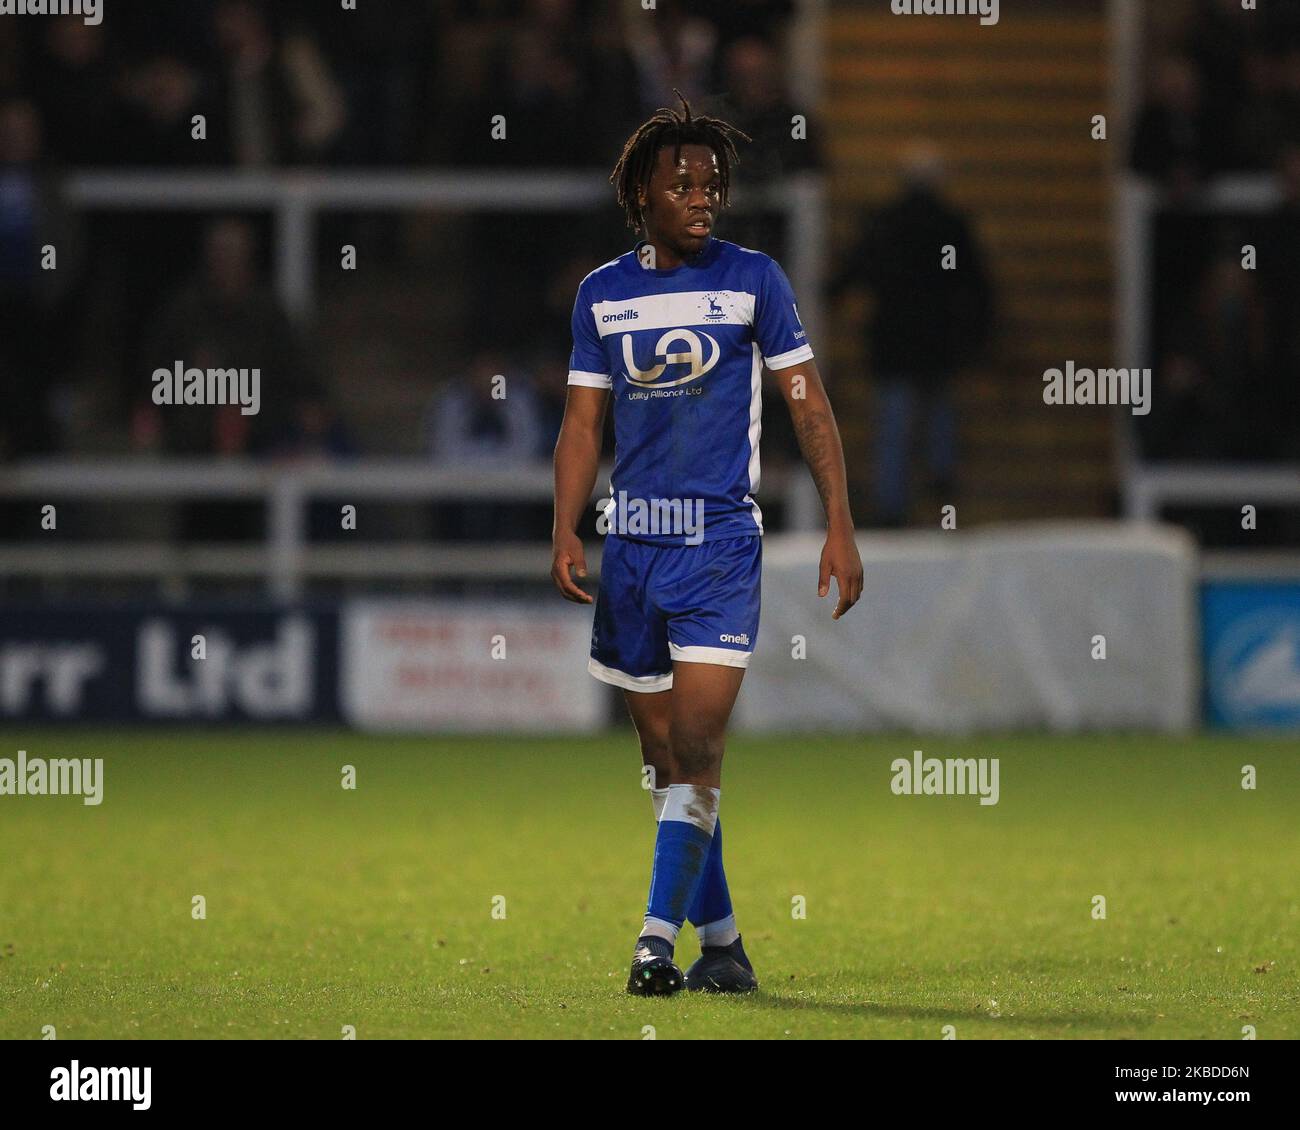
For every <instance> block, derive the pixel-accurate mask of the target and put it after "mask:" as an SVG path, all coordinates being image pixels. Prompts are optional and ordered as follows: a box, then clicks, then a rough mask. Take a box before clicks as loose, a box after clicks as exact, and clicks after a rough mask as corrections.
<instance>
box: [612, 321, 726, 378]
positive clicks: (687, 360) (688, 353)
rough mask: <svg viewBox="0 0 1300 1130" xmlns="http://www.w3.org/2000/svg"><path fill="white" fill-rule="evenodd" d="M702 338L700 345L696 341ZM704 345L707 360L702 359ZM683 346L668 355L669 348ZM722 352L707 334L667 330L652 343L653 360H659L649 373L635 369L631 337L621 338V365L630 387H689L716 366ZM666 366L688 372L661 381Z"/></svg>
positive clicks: (694, 331) (645, 370) (714, 340)
mask: <svg viewBox="0 0 1300 1130" xmlns="http://www.w3.org/2000/svg"><path fill="white" fill-rule="evenodd" d="M701 338H703V339H704V341H701V340H700V339H701ZM705 342H707V343H708V348H709V351H710V352H709V356H708V358H707V360H706V359H705V356H704V353H705ZM677 344H685V345H686V346H687V348H686V350H685V351H684V352H675V353H669V352H668V347H669V346H670V345H677ZM721 353H722V350H721V348H720V347H719V345H718V343H717V340H716V339H715V338H714V337H712V336H711V335H710V334H706V333H704V332H703V331H702V330H701V331H698V332H697V331H696V330H668V331H667V332H666V333H664V334H663V335H662V336H661V337H660V338H659V340H658V341H656V342H655V357H657V358H662V359H663V360H662V362H661V363H660V364H658V365H652V366H651V367H650V368H649V369H642V368H639V367H638V366H637V363H636V359H635V358H634V357H633V356H632V335H631V334H624V335H623V364H624V365H626V366H627V373H626V377H627V380H628V382H629V383H630V384H634V385H636V386H638V387H639V388H672V387H673V386H675V385H684V384H689V383H690V382H691V381H698V380H699V379H700V378H701V377H702V376H704V374H705V373H707V372H709V370H710V369H712V368H713V367H714V366H715V365H716V364H717V363H718V357H719V356H720V355H721ZM669 365H689V366H690V369H689V371H688V372H687V373H686V374H685V375H684V376H680V377H677V378H675V379H674V380H671V381H661V380H660V379H659V378H660V377H661V376H663V373H664V370H665V369H667V368H668V366H669Z"/></svg>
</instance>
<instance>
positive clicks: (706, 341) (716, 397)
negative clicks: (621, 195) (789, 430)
mask: <svg viewBox="0 0 1300 1130" xmlns="http://www.w3.org/2000/svg"><path fill="white" fill-rule="evenodd" d="M644 246H645V241H644V240H642V241H641V242H639V243H638V244H637V245H636V247H635V248H634V249H633V250H631V251H629V252H628V253H627V254H626V255H620V256H619V257H618V258H617V259H614V260H612V261H610V262H608V263H606V264H604V265H603V266H601V267H598V268H597V269H596V270H594V271H592V272H591V274H589V275H588V276H587V277H586V278H585V279H583V280H582V283H581V284H580V285H579V287H578V296H577V300H576V301H575V302H574V305H573V352H572V354H571V355H570V357H569V384H571V385H588V386H591V387H593V388H607V389H610V390H611V391H612V392H613V400H614V404H613V412H614V471H613V475H612V477H611V479H610V484H609V494H610V501H609V502H608V504H607V505H606V508H605V517H606V519H607V520H608V522H609V532H610V533H613V534H616V535H619V536H623V537H629V538H634V539H637V540H640V541H648V542H651V543H654V544H658V545H683V544H698V542H700V541H705V540H708V541H712V540H715V539H719V538H733V537H742V536H746V535H758V534H761V533H762V532H763V515H762V512H761V511H760V510H759V507H758V503H757V502H755V501H754V497H753V496H754V494H755V492H757V490H758V482H759V461H758V440H759V435H760V433H761V431H762V372H763V366H764V365H766V366H767V367H768V368H769V369H784V368H787V367H788V366H790V365H796V364H798V363H799V362H801V361H807V360H809V359H810V358H811V357H812V356H813V352H812V348H811V346H810V345H809V343H808V341H807V334H806V333H805V332H804V328H803V325H802V324H801V323H800V321H799V311H798V309H797V308H796V306H795V296H794V292H793V291H792V290H791V288H790V281H789V279H787V278H786V276H785V272H784V271H782V270H781V267H780V266H779V264H778V263H777V262H776V260H774V259H772V258H771V257H770V256H768V255H764V254H763V253H762V252H761V251H752V250H750V249H749V248H746V247H740V246H738V245H736V244H734V243H729V242H728V241H726V240H724V239H717V238H715V237H710V239H709V241H708V243H707V244H706V245H705V247H704V248H703V249H702V250H701V251H700V252H699V253H698V254H697V255H695V256H694V257H693V258H691V259H690V260H688V261H687V262H685V263H683V264H682V265H681V266H679V267H673V268H671V269H669V270H656V269H647V268H646V267H644V266H643V265H642V261H641V258H640V252H641V249H642V247H644Z"/></svg>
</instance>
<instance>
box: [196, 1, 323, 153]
mask: <svg viewBox="0 0 1300 1130" xmlns="http://www.w3.org/2000/svg"><path fill="white" fill-rule="evenodd" d="M215 31H216V37H217V44H218V47H219V49H220V71H219V75H218V78H217V96H216V101H217V104H218V106H219V107H220V110H221V116H220V127H221V132H222V136H221V139H220V140H221V147H222V151H223V152H224V154H225V156H226V158H227V159H228V160H229V161H230V163H231V164H234V165H236V166H241V167H244V168H249V167H253V168H256V167H260V166H265V165H280V164H291V163H297V162H303V161H310V160H314V159H317V158H320V157H322V156H326V155H328V153H329V151H330V147H331V145H332V144H333V143H334V141H335V140H336V139H337V138H338V136H339V134H340V132H341V131H342V129H343V126H344V123H345V121H346V116H347V115H346V110H345V107H344V104H343V98H342V95H341V93H340V91H339V89H338V87H337V85H336V84H335V82H334V79H333V76H332V75H331V74H330V71H329V68H328V66H327V65H326V63H325V59H324V57H323V56H322V55H321V52H320V50H319V49H318V48H317V46H316V43H315V41H314V40H313V39H312V38H311V37H310V36H308V35H307V34H306V33H305V32H303V31H301V30H297V29H295V30H291V31H290V32H289V33H287V34H285V35H283V36H277V35H276V34H275V32H274V29H273V28H272V25H271V20H270V17H269V15H268V13H267V10H266V9H264V8H263V7H261V6H260V5H258V4H255V3H253V0H223V2H222V3H221V4H220V5H219V6H218V8H217V11H216V16H215Z"/></svg>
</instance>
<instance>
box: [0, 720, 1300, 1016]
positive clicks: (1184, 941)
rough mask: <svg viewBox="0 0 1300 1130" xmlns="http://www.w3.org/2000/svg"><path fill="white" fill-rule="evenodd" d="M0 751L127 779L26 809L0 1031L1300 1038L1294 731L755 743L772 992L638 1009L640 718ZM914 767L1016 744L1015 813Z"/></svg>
mask: <svg viewBox="0 0 1300 1130" xmlns="http://www.w3.org/2000/svg"><path fill="white" fill-rule="evenodd" d="M0 737H2V741H3V744H2V745H0V756H4V757H11V758H12V757H14V756H15V755H16V753H17V750H19V749H25V750H27V752H28V755H29V757H55V756H80V757H103V758H104V759H105V792H104V802H103V804H102V805H100V806H99V807H87V806H85V805H83V804H82V803H81V801H80V799H79V798H72V797H57V798H54V797H0V1037H3V1038H10V1039H40V1038H41V1035H42V1029H43V1027H44V1026H45V1025H53V1026H54V1027H55V1029H56V1031H57V1034H58V1037H59V1038H60V1039H79V1038H95V1039H99V1038H112V1039H120V1038H137V1037H138V1038H223V1037H232V1038H246V1039H266V1038H277V1037H278V1038H315V1039H339V1038H341V1036H342V1035H343V1029H344V1026H345V1025H353V1026H355V1029H356V1037H357V1038H358V1039H377V1038H406V1037H538V1038H551V1039H557V1038H569V1037H584V1038H609V1039H642V1038H647V1037H648V1036H649V1035H651V1034H652V1033H651V1032H650V1031H649V1030H648V1028H652V1029H653V1035H655V1036H656V1037H657V1038H659V1039H683V1038H694V1037H700V1038H756V1039H802V1038H814V1037H857V1038H863V1037H865V1038H886V1039H899V1038H902V1039H929V1040H933V1039H940V1038H942V1037H943V1035H944V1029H945V1026H947V1025H951V1026H953V1029H955V1035H956V1038H957V1039H998V1038H1003V1039H1007V1038H1018V1039H1055V1038H1094V1039H1095V1038H1109V1039H1113V1038H1206V1039H1241V1038H1242V1029H1243V1026H1245V1025H1253V1026H1254V1027H1255V1029H1256V1032H1257V1034H1258V1038H1259V1039H1283V1038H1289V1039H1295V1038H1297V1037H1300V982H1298V980H1297V972H1296V971H1297V964H1298V961H1300V815H1298V814H1300V756H1297V754H1298V753H1300V746H1298V743H1296V742H1295V741H1294V740H1290V741H1286V740H1281V739H1265V738H1258V739H1252V738H1213V737H1199V738H1187V739H1163V738H1153V737H1147V736H1136V735H1135V736H1088V737H1074V738H1062V737H1034V736H1026V735H1017V736H1005V737H997V736H991V737H989V736H986V737H980V738H978V739H972V738H946V739H920V738H916V737H909V736H900V737H890V736H879V735H875V736H870V737H857V738H845V737H833V738H831V737H817V736H800V737H791V738H773V737H763V738H756V737H744V736H740V737H734V738H733V739H732V740H731V742H730V745H729V747H728V753H727V759H726V766H725V782H724V786H725V787H724V789H723V800H722V809H721V812H722V815H723V823H724V826H725V828H726V852H727V871H728V876H729V879H730V883H731V889H732V895H733V898H734V901H735V904H736V910H737V915H738V918H739V922H740V927H741V930H742V931H743V932H744V936H745V942H746V947H747V948H748V950H749V952H750V955H751V957H752V958H753V960H754V963H755V968H756V970H757V972H758V974H759V977H760V980H761V981H762V989H761V991H760V992H759V993H757V994H755V995H754V996H752V997H749V998H742V999H725V998H722V999H719V998H701V997H699V996H695V995H689V994H685V993H683V994H680V995H678V996H676V997H673V998H670V999H666V1000H645V999H640V998H633V997H629V996H627V995H625V993H624V991H623V986H624V982H625V979H626V977H627V965H628V960H629V959H630V956H631V949H632V943H633V941H634V939H635V937H636V933H637V927H638V925H639V924H640V918H641V914H642V912H643V909H644V902H645V893H646V885H647V880H648V874H649V863H650V852H651V845H652V841H653V818H652V814H651V807H650V800H649V797H648V796H647V795H646V793H645V792H643V791H642V789H641V788H640V775H639V764H638V759H637V756H636V753H635V746H634V739H633V737H632V735H631V733H630V731H628V732H626V733H613V734H609V735H605V736H601V737H598V738H568V737H555V736H547V737H538V738H530V739H523V738H520V739H505V738H500V737H493V738H477V737H472V738H463V739H461V738H451V737H438V738H413V737H400V738H398V737H393V738H389V737H381V736H365V735H356V734H351V733H345V732H338V731H327V730H312V731H307V730H293V731H280V732H272V731H266V730H234V729H213V730H209V731H183V732H182V731H177V732H170V731H169V732H160V731H156V730H140V731H116V732H105V731H97V730H89V729H70V730H59V731H52V730H25V731H18V730H15V729H6V730H4V731H0ZM914 749H922V750H924V752H925V753H926V755H927V756H938V757H949V756H961V757H998V758H1000V759H1001V782H1000V783H1001V799H1000V802H999V803H998V804H997V805H996V806H986V807H982V806H980V805H979V804H978V802H977V800H976V798H974V797H900V796H895V795H894V794H893V793H892V792H891V791H890V788H889V782H890V778H891V773H890V769H889V765H890V762H891V761H892V760H893V759H894V758H895V757H910V755H911V752H912V750H914ZM1245 764H1251V765H1254V766H1256V769H1257V772H1258V788H1257V789H1256V790H1254V791H1247V790H1243V789H1242V787H1241V767H1242V766H1243V765H1245ZM344 765H354V766H355V767H356V770H357V788H356V790H355V791H345V790H343V789H342V788H341V787H340V781H341V769H342V767H343V766H344ZM195 895H202V896H203V897H204V898H205V899H206V904H207V917H206V919H204V920H201V921H199V920H195V919H194V918H193V917H192V914H191V905H192V904H191V899H192V898H193V896H195ZM1095 895H1103V896H1105V898H1106V903H1107V906H1106V918H1105V919H1104V920H1096V919H1094V917H1093V909H1092V908H1093V903H1092V900H1093V897H1094V896H1095ZM495 896H504V900H505V902H504V911H505V916H504V918H502V917H493V906H494V902H493V900H494V897H495ZM795 896H802V897H803V899H804V900H805V903H806V917H804V918H797V917H795V916H793V914H792V900H793V899H794V898H795ZM498 905H499V904H498ZM696 952H697V951H696V943H695V938H694V934H693V933H692V932H691V930H690V928H689V927H688V928H687V929H686V930H685V931H684V932H683V935H682V938H681V940H680V941H679V945H678V955H679V958H680V959H682V964H683V965H685V964H686V962H688V961H689V960H691V959H692V958H693V957H694V955H695V953H696ZM647 1026H648V1027H647Z"/></svg>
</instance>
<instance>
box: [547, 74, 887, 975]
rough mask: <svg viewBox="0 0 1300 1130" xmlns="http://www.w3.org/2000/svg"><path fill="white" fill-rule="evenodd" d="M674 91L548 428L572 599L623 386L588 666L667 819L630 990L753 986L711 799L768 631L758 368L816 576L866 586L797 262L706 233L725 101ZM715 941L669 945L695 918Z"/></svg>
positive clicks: (627, 173)
mask: <svg viewBox="0 0 1300 1130" xmlns="http://www.w3.org/2000/svg"><path fill="white" fill-rule="evenodd" d="M675 93H677V96H678V98H679V99H681V102H682V111H681V112H680V113H679V112H677V111H675V110H671V109H668V108H663V109H660V110H658V111H656V113H655V114H654V116H653V117H651V118H650V119H649V120H648V121H647V122H645V123H644V124H643V125H642V126H640V127H639V128H638V129H637V130H636V132H635V133H633V134H632V136H631V137H630V138H629V139H628V141H627V143H626V145H625V146H624V148H623V153H622V155H621V156H620V157H619V160H618V163H617V164H616V165H615V167H614V171H613V174H612V175H611V177H610V180H611V181H612V182H613V183H614V185H615V186H616V188H617V196H618V202H619V204H620V205H621V206H622V207H623V209H624V212H625V214H626V217H627V222H628V225H629V226H630V227H632V228H634V229H635V230H637V231H638V232H640V233H643V236H644V238H642V239H640V240H639V241H638V242H637V244H636V246H635V247H634V249H633V250H632V251H629V252H628V253H627V254H624V255H621V256H619V257H618V258H617V259H614V260H612V261H611V262H609V263H606V264H604V265H603V266H601V267H598V268H597V269H596V270H594V271H592V272H591V273H590V274H589V275H587V277H586V278H585V279H583V280H582V283H581V284H580V285H579V287H578V295H577V300H576V302H575V303H574V307H573V353H572V355H571V357H570V360H569V382H568V383H569V391H568V399H567V402H566V405H565V413H564V422H563V425H562V427H561V429H560V436H559V440H558V441H557V443H556V447H555V528H554V534H553V541H554V552H553V557H552V563H551V577H552V579H553V580H554V581H555V584H556V586H557V587H558V588H559V590H560V592H561V593H562V594H563V595H564V596H565V597H566V598H567V599H568V600H571V601H575V602H577V603H581V604H590V603H591V602H592V598H591V596H590V595H588V594H587V593H586V592H585V591H583V589H582V588H581V587H580V586H579V585H578V584H577V583H576V581H575V580H574V574H576V576H577V577H578V578H579V579H580V578H582V577H585V576H586V573H587V567H586V561H585V558H584V555H583V547H582V542H581V540H580V539H579V537H578V534H577V529H578V522H579V519H580V518H581V516H582V512H583V509H584V508H585V507H586V506H587V504H588V501H589V500H590V498H591V496H592V490H593V487H594V485H595V480H596V474H597V471H598V469H599V462H600V448H601V438H602V433H603V424H604V417H605V410H606V406H607V404H608V402H609V400H610V397H611V394H612V397H613V401H614V471H613V475H612V478H611V481H610V489H609V493H610V498H609V501H608V502H607V503H606V504H605V506H604V508H603V521H602V525H603V524H606V523H607V524H608V533H607V536H606V539H605V550H604V556H603V562H602V565H601V579H600V589H599V594H598V597H597V599H596V601H595V605H596V607H595V617H594V625H593V629H592V642H591V659H590V660H589V662H588V669H589V670H590V671H591V673H592V674H593V675H594V676H595V677H596V678H598V679H601V680H603V681H605V682H607V683H612V684H613V685H614V686H616V687H620V688H622V690H623V691H624V697H625V698H626V701H627V705H628V710H629V712H630V713H631V716H632V721H633V723H634V725H635V726H636V731H637V736H638V738H639V739H640V743H641V757H642V761H643V763H644V764H645V765H648V766H650V768H651V772H652V775H651V778H650V780H651V785H652V789H651V796H652V798H653V801H654V810H655V817H656V819H657V821H658V831H657V834H656V837H655V848H654V863H653V869H652V872H651V879H650V897H649V902H648V905H647V908H646V914H645V921H644V924H643V926H642V928H641V934H640V937H638V939H637V942H636V946H635V949H634V953H633V958H632V972H631V976H630V977H629V979H628V985H627V988H628V991H629V992H631V993H637V994H642V995H660V994H670V993H675V992H677V991H678V990H679V989H681V988H682V987H683V985H685V987H686V988H688V989H691V990H706V991H712V992H748V991H750V990H753V989H756V988H757V987H758V980H757V978H756V977H755V975H754V971H753V967H752V966H751V964H750V961H749V958H748V956H747V955H746V954H745V949H744V946H743V945H742V944H741V939H740V934H739V932H738V931H737V929H736V919H735V915H734V914H733V912H732V907H731V897H730V894H729V893H728V890H727V879H726V875H725V873H724V871H723V866H722V825H721V823H720V822H719V821H718V804H719V799H720V797H721V782H722V777H721V771H722V754H723V749H724V746H725V741H726V729H727V722H728V719H729V718H730V717H731V710H732V706H733V705H734V703H735V701H736V695H737V692H738V691H739V690H740V682H741V679H743V678H744V675H745V668H746V666H748V664H749V658H750V655H751V654H752V653H753V650H754V643H755V641H756V639H757V637H758V611H759V577H760V562H761V549H762V538H761V535H762V532H763V518H762V514H761V512H760V511H759V508H758V504H757V503H756V502H755V501H754V499H753V493H754V492H755V491H756V490H757V489H758V478H759V466H758V438H759V432H760V429H761V415H762V400H761V382H762V370H763V366H764V365H766V366H767V367H768V368H769V369H770V370H772V371H773V372H774V373H775V374H776V377H777V380H778V382H779V383H780V386H781V391H782V394H783V395H784V397H785V400H786V403H787V404H788V405H789V409H790V413H791V416H792V418H793V421H794V426H795V432H796V435H797V437H798V440H799V447H800V450H801V451H802V452H803V456H804V459H805V461H806V462H807V464H808V467H809V469H810V470H811V472H812V475H813V478H814V480H815V481H816V483H817V488H818V490H819V492H820V494H821V499H822V504H823V506H824V507H825V511H826V522H827V531H826V544H825V547H824V548H823V550H822V554H821V565H820V570H819V575H818V580H817V585H818V595H819V596H822V597H824V596H826V595H827V593H828V592H829V591H830V580H831V578H832V577H833V578H835V581H836V585H837V588H838V601H837V604H836V606H835V610H834V613H833V618H834V619H839V617H840V616H842V615H843V614H844V613H845V612H847V611H848V609H849V608H851V607H852V606H853V604H854V603H855V602H856V601H857V599H858V597H859V596H860V595H861V593H862V562H861V560H860V558H859V557H858V551H857V546H856V545H855V544H854V539H853V519H852V516H851V515H850V513H849V502H848V493H847V490H846V486H845V473H844V452H843V449H842V447H841V444H840V437H839V431H838V429H837V428H836V426H835V417H834V414H833V413H832V411H831V406H830V402H829V401H828V400H827V398H826V393H825V391H824V390H823V388H822V382H821V378H820V376H819V375H818V372H817V366H816V365H815V364H814V362H813V354H812V349H811V347H810V346H809V344H808V342H807V340H806V334H805V331H804V329H803V326H802V324H801V323H800V321H799V311H798V309H797V307H796V306H795V297H794V294H793V292H792V291H791V288H790V283H789V280H787V278H786V276H785V272H783V271H782V270H781V268H780V266H778V265H777V263H776V262H775V260H773V259H771V258H770V257H768V256H767V255H764V254H763V253H762V252H759V251H751V250H749V249H748V248H744V247H739V246H737V245H736V244H734V243H728V242H727V241H726V240H722V239H718V238H716V237H715V236H714V234H713V229H714V226H715V224H716V223H717V220H718V216H719V213H720V212H721V210H722V208H724V207H725V206H726V205H727V201H728V194H729V186H730V182H731V170H732V167H733V165H734V164H735V163H736V161H737V154H736V149H735V143H734V141H733V137H740V138H743V139H744V140H749V138H748V137H747V136H746V135H745V134H743V133H741V131H740V130H738V129H736V128H735V127H734V126H732V125H730V124H728V123H727V122H724V121H721V120H719V119H716V118H710V117H692V116H691V109H690V106H689V104H688V103H687V101H686V99H685V98H683V97H682V95H681V94H680V92H675ZM687 919H689V920H690V921H691V923H692V924H693V925H694V926H695V930H696V933H697V935H698V937H699V941H700V945H701V949H702V953H701V956H700V958H699V960H697V961H696V962H695V963H694V964H693V965H692V966H691V967H690V969H689V970H687V972H686V974H685V976H683V974H682V971H681V969H679V968H678V966H677V965H676V964H675V963H674V960H673V957H674V947H675V945H676V941H677V934H678V931H679V930H680V929H681V926H682V923H683V922H684V921H686V920H687Z"/></svg>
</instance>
